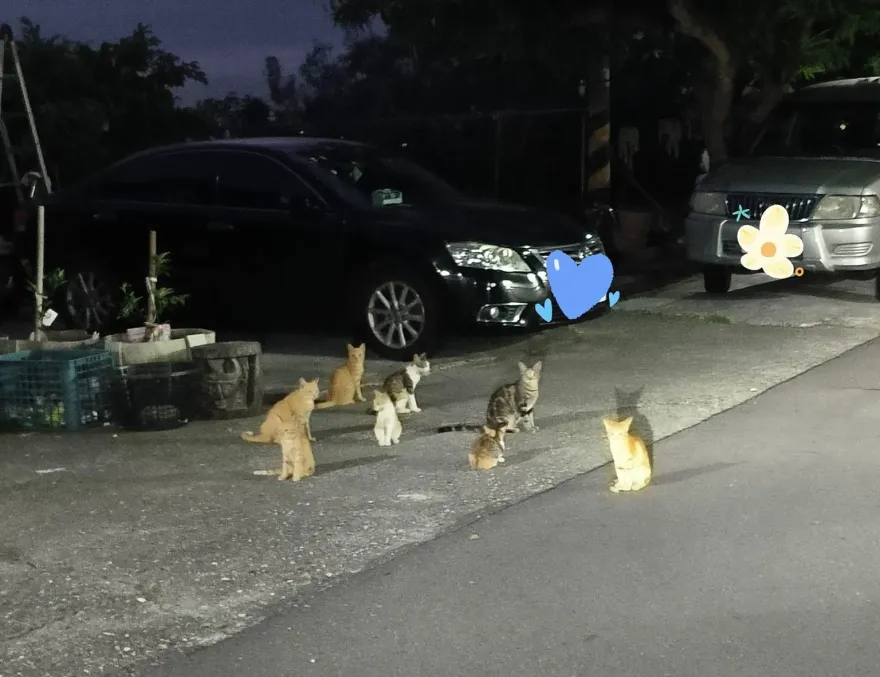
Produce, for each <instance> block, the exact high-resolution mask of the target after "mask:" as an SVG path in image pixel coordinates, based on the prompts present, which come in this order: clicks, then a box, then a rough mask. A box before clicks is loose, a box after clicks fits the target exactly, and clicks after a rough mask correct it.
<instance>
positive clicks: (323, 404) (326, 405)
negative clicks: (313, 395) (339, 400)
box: [315, 400, 336, 409]
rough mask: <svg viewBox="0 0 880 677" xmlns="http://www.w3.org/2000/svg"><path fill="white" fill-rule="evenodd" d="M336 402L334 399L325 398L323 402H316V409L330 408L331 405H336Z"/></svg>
mask: <svg viewBox="0 0 880 677" xmlns="http://www.w3.org/2000/svg"><path fill="white" fill-rule="evenodd" d="M335 406H336V402H334V401H333V400H324V401H323V402H315V409H329V408H330V407H335Z"/></svg>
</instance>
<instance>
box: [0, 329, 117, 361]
mask: <svg viewBox="0 0 880 677" xmlns="http://www.w3.org/2000/svg"><path fill="white" fill-rule="evenodd" d="M43 334H44V335H45V337H46V340H45V341H34V340H32V339H33V333H32V334H31V338H28V339H10V338H7V337H5V336H4V337H2V338H0V355H6V354H8V353H18V352H21V351H22V350H65V349H69V348H98V347H100V345H101V338H100V336H99V335H98V334H89V333H88V332H86V331H81V330H79V329H67V330H63V331H44V332H43Z"/></svg>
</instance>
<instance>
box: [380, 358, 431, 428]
mask: <svg viewBox="0 0 880 677" xmlns="http://www.w3.org/2000/svg"><path fill="white" fill-rule="evenodd" d="M430 373H431V363H430V362H428V356H427V355H426V354H425V353H422V354H421V355H413V361H412V362H411V363H410V364H408V365H406V367H404V368H403V369H401V370H399V371H395V372H394V373H393V374H391V375H390V376H389V377H388V378H386V379H385V382H384V383H382V391H383V392H385V393H387V395H388V396H389V397H390V398H391V401H392V402H394V407H395V409H397V413H398V414H408V413H410V412H416V413H418V412H420V411H421V409H419V405H418V402H416V386H417V385H419V381H421V380H422V377H424V376H428V375H430ZM370 413H371V414H375V413H376V411H375V409H370Z"/></svg>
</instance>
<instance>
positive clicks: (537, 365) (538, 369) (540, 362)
mask: <svg viewBox="0 0 880 677" xmlns="http://www.w3.org/2000/svg"><path fill="white" fill-rule="evenodd" d="M543 366H544V363H543V360H538V361H537V362H535V366H534V367H532V371H536V372H538V373H539V374H540V373H541V368H542V367H543Z"/></svg>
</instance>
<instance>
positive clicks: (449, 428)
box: [437, 423, 483, 433]
mask: <svg viewBox="0 0 880 677" xmlns="http://www.w3.org/2000/svg"><path fill="white" fill-rule="evenodd" d="M482 429H483V426H482V425H477V424H476V423H456V424H455V425H441V426H440V427H439V428H437V432H438V433H457V432H462V431H464V430H482Z"/></svg>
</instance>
